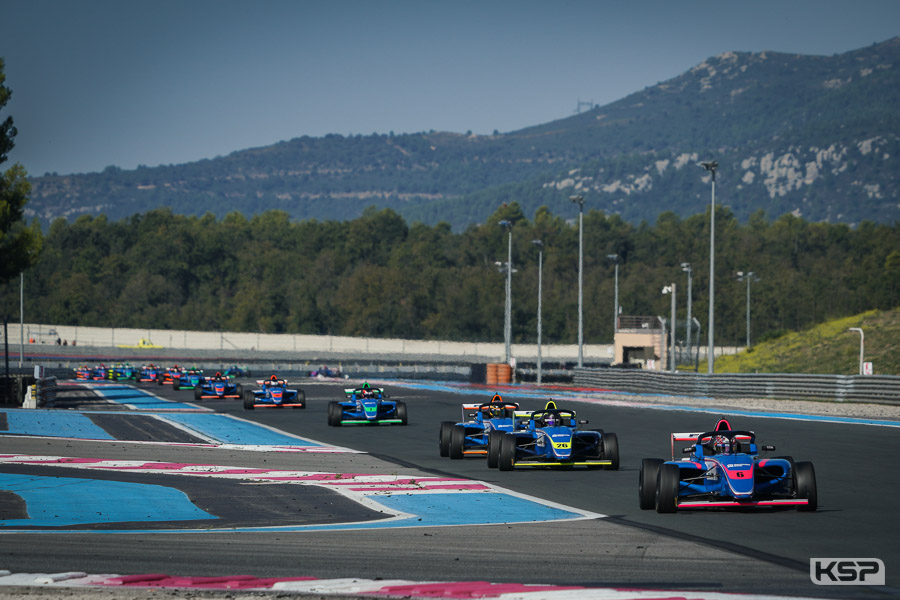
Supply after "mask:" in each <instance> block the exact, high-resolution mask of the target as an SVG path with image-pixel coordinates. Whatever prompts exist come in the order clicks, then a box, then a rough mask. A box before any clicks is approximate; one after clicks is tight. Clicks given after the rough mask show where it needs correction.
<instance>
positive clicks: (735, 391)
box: [573, 368, 900, 404]
mask: <svg viewBox="0 0 900 600" xmlns="http://www.w3.org/2000/svg"><path fill="white" fill-rule="evenodd" d="M573 382H574V383H575V384H576V385H581V386H586V387H588V386H589V387H595V388H603V389H610V390H616V391H622V392H632V393H650V394H672V395H683V396H694V397H698V396H699V397H711V398H715V397H721V398H773V399H778V400H791V399H825V400H832V401H837V402H843V401H852V402H875V403H882V404H900V376H895V375H804V374H790V373H782V374H766V373H740V374H738V373H723V374H716V375H705V374H700V373H657V372H653V371H639V370H621V371H620V370H618V369H595V368H581V369H579V368H576V369H575V374H574V377H573Z"/></svg>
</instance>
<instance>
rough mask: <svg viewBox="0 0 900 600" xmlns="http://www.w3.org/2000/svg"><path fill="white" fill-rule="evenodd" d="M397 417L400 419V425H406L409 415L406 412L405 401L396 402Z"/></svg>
mask: <svg viewBox="0 0 900 600" xmlns="http://www.w3.org/2000/svg"><path fill="white" fill-rule="evenodd" d="M397 418H398V419H400V424H401V425H406V423H407V422H408V421H409V417H408V416H407V414H406V402H398V403H397Z"/></svg>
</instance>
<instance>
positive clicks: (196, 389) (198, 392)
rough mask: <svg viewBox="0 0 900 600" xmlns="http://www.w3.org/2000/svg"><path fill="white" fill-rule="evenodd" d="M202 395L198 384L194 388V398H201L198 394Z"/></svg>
mask: <svg viewBox="0 0 900 600" xmlns="http://www.w3.org/2000/svg"><path fill="white" fill-rule="evenodd" d="M202 395H203V390H201V389H200V386H199V385H198V386H197V387H195V388H194V400H201V398H200V396H202Z"/></svg>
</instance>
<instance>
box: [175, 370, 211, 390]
mask: <svg viewBox="0 0 900 600" xmlns="http://www.w3.org/2000/svg"><path fill="white" fill-rule="evenodd" d="M204 380H205V377H203V371H201V370H200V369H198V368H196V367H194V368H192V369H188V370H187V371H183V372H182V373H181V374H180V375H179V376H178V377H174V378H173V379H172V389H173V390H194V389H197V387H198V386H199V385H200V384H201V383H203V381H204Z"/></svg>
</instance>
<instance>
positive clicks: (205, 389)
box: [194, 372, 244, 400]
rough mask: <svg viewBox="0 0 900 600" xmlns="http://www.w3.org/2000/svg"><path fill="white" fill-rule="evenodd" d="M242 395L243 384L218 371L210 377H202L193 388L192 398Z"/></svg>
mask: <svg viewBox="0 0 900 600" xmlns="http://www.w3.org/2000/svg"><path fill="white" fill-rule="evenodd" d="M243 397H244V388H243V386H241V384H239V383H235V382H234V380H232V379H231V378H230V377H225V376H224V375H222V374H221V373H219V372H217V373H216V374H215V375H213V376H212V377H204V378H203V381H201V382H200V384H199V385H197V386H196V387H195V388H194V400H205V399H214V398H243Z"/></svg>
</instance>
